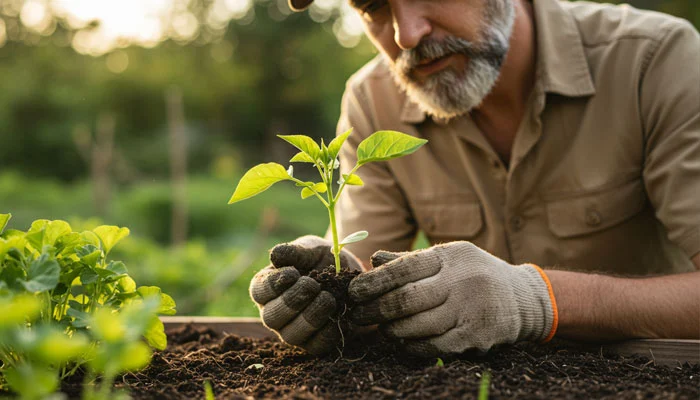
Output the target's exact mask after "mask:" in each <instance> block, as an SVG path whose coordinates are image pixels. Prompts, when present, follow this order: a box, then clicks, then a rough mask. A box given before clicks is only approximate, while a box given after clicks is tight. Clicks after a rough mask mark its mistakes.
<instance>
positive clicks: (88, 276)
mask: <svg viewBox="0 0 700 400" xmlns="http://www.w3.org/2000/svg"><path fill="white" fill-rule="evenodd" d="M9 219H10V214H0V361H2V365H1V366H0V390H6V388H7V387H9V389H11V390H13V391H15V392H17V393H18V394H20V396H21V397H22V398H27V399H34V398H36V399H39V398H47V397H49V396H51V394H52V393H53V392H54V391H55V390H56V389H57V387H58V385H59V383H60V381H61V380H62V379H64V378H66V377H68V376H71V375H73V374H74V373H75V372H76V371H78V370H79V369H84V370H86V373H85V379H86V383H88V385H86V389H85V392H84V394H83V395H84V397H85V398H87V399H93V398H94V399H104V398H108V397H110V396H112V395H113V394H112V392H111V390H112V389H111V388H112V382H113V380H114V378H115V377H116V376H117V375H118V374H120V373H122V372H125V371H133V370H137V369H140V368H143V367H144V366H146V365H147V364H148V363H149V362H150V357H151V348H155V349H159V350H162V349H164V348H165V346H166V344H167V343H166V337H165V332H164V329H163V324H162V322H161V321H160V319H158V314H163V315H172V314H174V313H175V302H174V301H173V299H172V298H171V297H170V296H168V295H166V294H164V293H162V292H161V290H160V288H158V287H154V286H141V287H138V288H137V287H136V283H135V282H134V280H133V279H131V277H129V275H128V273H127V269H126V266H125V265H124V264H123V263H122V262H120V261H108V260H107V256H108V254H109V253H110V251H111V250H112V249H113V248H114V246H115V245H116V244H117V243H118V242H119V241H120V240H122V239H123V238H124V237H126V236H127V235H128V234H129V230H128V229H127V228H119V227H116V226H99V227H97V228H95V229H93V230H90V231H84V232H74V231H73V230H72V228H71V226H70V225H69V224H68V223H67V222H65V221H48V220H37V221H34V223H32V225H31V227H30V228H29V230H28V231H26V232H23V231H19V230H14V229H9V230H6V231H4V232H3V230H4V228H5V227H6V225H7V222H8V221H9ZM144 340H145V342H146V343H148V344H146V343H144ZM98 375H99V376H100V383H99V386H96V385H90V383H91V382H93V381H96V380H97V377H98Z"/></svg>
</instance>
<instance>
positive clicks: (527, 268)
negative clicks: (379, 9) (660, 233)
mask: <svg viewBox="0 0 700 400" xmlns="http://www.w3.org/2000/svg"><path fill="white" fill-rule="evenodd" d="M371 263H372V266H373V267H375V268H374V269H372V270H370V271H369V272H366V273H363V274H360V275H359V276H357V277H356V278H355V279H353V280H352V282H350V287H349V289H348V292H349V295H350V298H351V299H352V300H354V301H356V302H358V303H360V304H358V305H355V306H354V308H353V310H352V312H351V314H350V318H351V320H352V321H353V322H354V323H356V324H358V325H370V324H380V329H382V331H383V332H384V333H385V334H386V335H388V336H389V337H393V338H397V339H402V340H403V343H404V345H405V346H406V349H407V351H409V352H411V353H414V354H417V355H422V356H426V357H427V356H436V355H441V354H450V353H461V352H463V351H465V350H468V349H471V348H476V349H480V350H482V351H486V350H488V349H489V348H491V346H493V345H495V344H501V343H514V342H517V341H524V340H529V341H547V340H549V339H551V337H552V336H554V332H555V331H556V328H557V320H558V317H557V307H556V301H555V299H554V294H553V292H552V290H551V286H550V284H549V279H548V278H547V276H546V275H545V273H544V272H543V271H542V270H541V269H540V268H539V267H537V266H535V265H533V264H523V265H518V266H514V265H511V264H508V263H507V262H505V261H503V260H501V259H499V258H497V257H494V256H492V255H491V254H489V253H487V252H486V251H484V250H481V249H480V248H478V247H477V246H475V245H473V244H471V243H469V242H452V243H447V244H443V245H438V246H434V247H431V248H429V249H426V250H419V251H415V252H411V253H390V252H386V251H379V252H377V253H375V254H374V255H373V256H372V260H371ZM384 263H386V264H384ZM382 264H384V265H382Z"/></svg>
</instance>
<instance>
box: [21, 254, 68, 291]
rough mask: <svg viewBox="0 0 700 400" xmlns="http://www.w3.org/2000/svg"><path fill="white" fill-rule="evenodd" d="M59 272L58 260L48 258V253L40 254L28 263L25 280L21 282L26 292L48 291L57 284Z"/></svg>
mask: <svg viewBox="0 0 700 400" xmlns="http://www.w3.org/2000/svg"><path fill="white" fill-rule="evenodd" d="M60 273H61V266H60V265H58V262H56V260H50V259H49V256H48V254H42V255H41V257H39V258H38V259H36V260H34V261H33V262H32V263H31V264H30V265H29V270H28V271H27V281H22V282H21V283H22V285H23V286H24V288H25V289H27V291H28V292H32V293H36V292H45V291H49V290H51V289H53V288H55V287H56V285H58V277H59V275H60Z"/></svg>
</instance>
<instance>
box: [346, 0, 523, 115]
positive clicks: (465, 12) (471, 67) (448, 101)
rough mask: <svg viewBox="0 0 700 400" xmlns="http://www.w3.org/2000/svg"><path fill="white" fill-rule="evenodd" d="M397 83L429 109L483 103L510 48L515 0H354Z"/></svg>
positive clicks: (455, 110)
mask: <svg viewBox="0 0 700 400" xmlns="http://www.w3.org/2000/svg"><path fill="white" fill-rule="evenodd" d="M350 1H351V4H352V5H353V6H354V7H355V8H356V9H357V10H358V12H359V13H360V15H361V16H362V17H363V22H364V24H365V31H366V32H367V35H368V36H369V38H370V39H371V40H372V42H373V43H374V45H375V46H376V47H377V48H378V49H379V50H380V51H381V52H382V53H383V54H384V55H385V56H386V57H387V59H388V61H389V65H390V67H391V71H392V75H393V76H394V79H395V80H396V83H397V84H398V85H399V87H401V88H402V89H404V90H405V91H406V93H407V94H408V96H409V97H411V98H412V100H413V101H415V102H416V103H418V105H419V106H420V107H421V108H422V109H423V110H424V111H425V112H427V113H428V114H431V115H434V116H436V117H438V118H445V119H449V118H453V117H456V116H459V115H462V114H464V113H467V112H469V111H470V110H472V109H473V108H475V107H477V106H479V105H480V104H481V102H482V101H483V100H484V98H485V97H486V96H487V95H488V94H489V92H490V91H491V89H492V88H493V86H494V85H495V83H496V80H497V79H498V75H499V72H500V69H501V65H502V64H503V61H504V60H505V57H506V53H507V52H508V47H509V39H510V34H511V32H512V29H513V21H514V17H515V9H514V5H513V3H512V1H513V0H350Z"/></svg>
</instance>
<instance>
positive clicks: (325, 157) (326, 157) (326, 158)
mask: <svg viewBox="0 0 700 400" xmlns="http://www.w3.org/2000/svg"><path fill="white" fill-rule="evenodd" d="M331 160H332V159H331V155H330V153H329V152H328V146H326V144H325V143H323V139H321V161H322V162H323V165H328V164H329V163H330V162H331Z"/></svg>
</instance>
